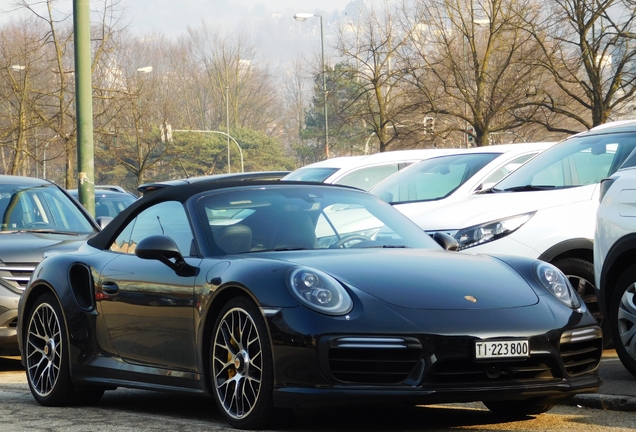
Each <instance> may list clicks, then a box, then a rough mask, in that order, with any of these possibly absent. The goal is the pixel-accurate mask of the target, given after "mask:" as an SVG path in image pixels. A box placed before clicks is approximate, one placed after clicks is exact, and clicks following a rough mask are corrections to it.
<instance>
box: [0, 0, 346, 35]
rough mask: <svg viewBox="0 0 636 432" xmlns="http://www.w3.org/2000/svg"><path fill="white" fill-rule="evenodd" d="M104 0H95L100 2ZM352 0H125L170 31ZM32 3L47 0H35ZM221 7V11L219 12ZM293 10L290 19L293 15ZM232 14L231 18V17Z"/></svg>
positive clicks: (151, 23) (5, 3) (140, 19)
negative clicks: (200, 24)
mask: <svg viewBox="0 0 636 432" xmlns="http://www.w3.org/2000/svg"><path fill="white" fill-rule="evenodd" d="M100 1H101V0H91V2H90V4H91V6H92V7H94V5H99V4H100ZM350 2H351V0H121V3H122V4H123V5H124V6H125V7H126V8H127V10H128V13H127V19H128V20H130V23H131V26H132V28H133V29H135V30H139V31H152V30H163V31H166V30H167V31H166V33H168V34H177V33H179V32H185V30H186V27H187V26H188V25H192V24H193V23H196V22H200V21H201V20H205V21H208V22H210V23H215V24H217V25H219V26H227V25H234V24H236V23H240V21H241V20H242V19H243V18H245V17H248V16H254V15H262V14H270V13H274V12H280V13H284V12H288V11H294V12H309V13H314V12H316V11H319V10H322V11H328V12H331V11H334V10H343V9H344V8H345V6H347V4H349V3H350ZM15 3H16V0H0V22H6V20H7V19H9V17H11V16H12V15H11V13H8V12H7V11H11V10H12V9H14V5H15ZM31 3H32V4H37V3H43V0H32V1H31ZM55 3H56V5H57V7H59V8H60V9H62V10H69V11H70V10H71V9H72V4H73V2H72V0H55ZM219 11H221V13H219ZM294 12H291V14H292V15H291V16H290V19H292V17H293V13H294ZM228 16H231V19H230V20H228V18H227V17H228Z"/></svg>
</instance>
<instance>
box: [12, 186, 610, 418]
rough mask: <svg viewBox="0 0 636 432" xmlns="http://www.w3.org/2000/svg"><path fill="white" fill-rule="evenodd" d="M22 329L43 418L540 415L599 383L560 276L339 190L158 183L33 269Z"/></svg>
mask: <svg viewBox="0 0 636 432" xmlns="http://www.w3.org/2000/svg"><path fill="white" fill-rule="evenodd" d="M442 243H443V242H442ZM18 326H19V329H18V330H19V343H20V348H21V351H22V362H23V363H24V366H25V367H26V371H27V377H28V383H29V386H30V388H31V392H32V393H33V396H34V397H35V399H36V400H37V401H38V402H39V403H41V404H43V405H47V406H60V405H67V404H77V403H82V404H86V403H94V402H97V401H98V400H99V398H100V397H101V396H102V394H103V392H104V390H108V389H114V388H116V387H118V386H122V387H136V388H145V389H152V390H173V391H184V392H200V393H207V394H211V395H212V396H213V398H214V399H215V400H216V404H217V405H218V407H219V409H220V410H221V412H222V413H223V414H224V415H225V417H226V418H227V421H228V422H229V423H230V424H231V425H232V426H234V427H238V428H258V427H262V426H263V425H265V424H267V421H268V420H269V418H270V415H271V414H272V412H273V411H274V408H298V407H310V406H317V405H318V406H322V405H327V404H347V403H367V404H373V403H387V402H398V403H402V404H420V403H427V404H428V403H438V402H464V401H483V402H484V404H485V405H486V406H487V407H488V408H489V409H491V410H492V411H493V412H496V413H503V414H506V415H527V414H538V413H542V412H545V411H547V410H549V409H550V408H551V407H552V406H553V405H554V404H556V403H559V402H562V401H564V400H565V399H567V398H569V397H571V396H572V395H574V394H576V393H580V392H594V391H596V390H597V389H598V386H599V385H600V383H601V381H600V379H599V375H598V365H599V361H600V358H601V351H602V340H601V330H600V328H599V327H598V325H597V322H596V320H595V319H594V317H593V316H592V315H591V314H590V313H589V312H588V311H587V309H586V308H585V305H584V304H583V303H582V302H581V300H580V298H579V297H578V295H577V294H576V292H575V291H574V290H573V289H572V287H571V286H570V284H569V282H568V280H567V278H565V277H564V275H563V274H562V273H561V272H560V271H559V270H558V269H556V268H555V267H553V266H552V265H550V264H547V263H544V262H540V261H535V260H530V259H525V258H520V257H491V256H480V255H467V254H457V253H454V252H450V251H446V250H444V249H443V248H442V247H440V246H439V245H438V244H437V243H436V242H435V241H433V240H432V239H431V238H430V237H429V236H428V235H426V234H425V233H424V232H423V231H421V230H420V229H419V228H418V227H417V226H415V225H414V224H413V223H411V222H410V221H409V220H408V219H407V218H406V217H404V216H403V215H401V214H400V213H399V212H398V211H397V210H394V209H393V208H392V207H391V206H390V205H388V204H386V203H384V202H383V201H380V200H379V199H377V198H376V197H373V196H371V195H369V194H367V193H365V192H363V191H359V190H355V189H352V188H347V187H343V186H332V185H322V184H309V183H297V182H289V183H287V182H281V181H259V180H256V181H253V182H249V183H247V184H246V183H245V182H240V181H232V180H231V179H227V181H218V180H216V181H184V182H182V183H180V184H178V185H174V186H168V187H163V188H158V189H156V190H155V191H154V192H152V193H150V194H146V195H145V196H144V197H143V198H141V199H139V200H138V201H136V202H135V203H133V204H132V205H131V206H130V207H128V208H127V209H125V210H124V211H123V212H121V213H120V214H119V215H118V216H117V217H116V218H115V219H114V220H113V221H112V222H111V223H110V224H109V225H107V226H106V227H105V228H104V229H103V230H102V231H101V232H100V233H99V234H97V235H95V236H94V237H93V238H91V239H90V240H88V241H87V243H86V244H85V245H84V246H83V247H82V248H80V249H79V250H78V251H77V252H71V253H65V254H56V255H53V256H49V257H47V258H46V259H44V261H43V262H42V263H41V264H40V265H39V266H38V267H37V268H36V270H35V272H34V273H33V276H32V278H31V281H30V283H29V286H28V288H27V289H26V291H25V293H24V295H23V296H22V298H21V300H20V304H19V324H18Z"/></svg>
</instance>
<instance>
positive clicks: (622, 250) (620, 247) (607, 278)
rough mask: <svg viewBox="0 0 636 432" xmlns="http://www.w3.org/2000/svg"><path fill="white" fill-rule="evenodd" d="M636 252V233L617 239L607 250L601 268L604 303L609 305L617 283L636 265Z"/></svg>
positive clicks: (601, 289)
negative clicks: (635, 257)
mask: <svg viewBox="0 0 636 432" xmlns="http://www.w3.org/2000/svg"><path fill="white" fill-rule="evenodd" d="M635 253H636V233H630V234H627V235H625V236H623V237H621V238H620V239H619V240H617V241H616V242H615V243H614V244H613V245H612V247H611V248H610V250H609V251H608V252H607V255H606V257H605V260H604V261H603V268H602V269H601V277H600V278H599V280H600V287H598V289H599V290H600V292H602V297H603V303H604V306H605V307H606V308H607V307H609V305H610V303H611V301H612V296H613V295H614V291H615V289H616V284H617V283H618V280H619V279H620V278H621V276H622V275H623V273H625V272H626V271H627V269H629V268H630V267H632V266H633V265H634V254H635Z"/></svg>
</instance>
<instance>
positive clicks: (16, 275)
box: [0, 175, 99, 355]
mask: <svg viewBox="0 0 636 432" xmlns="http://www.w3.org/2000/svg"><path fill="white" fill-rule="evenodd" d="M98 230H99V229H98V227H97V225H96V224H95V222H94V221H93V219H92V218H91V216H90V215H89V214H88V213H87V212H86V211H85V210H84V209H83V208H82V206H80V205H79V204H78V203H77V202H76V201H75V200H74V199H73V198H71V197H70V196H69V195H68V194H67V193H66V192H65V191H64V190H63V189H62V188H60V187H58V186H57V185H55V184H53V183H51V182H49V181H47V180H42V179H38V178H32V177H19V176H5V175H0V355H16V354H18V344H17V336H16V324H17V320H18V299H19V298H20V295H21V294H22V292H23V291H24V289H25V288H26V286H27V282H28V281H29V278H30V277H31V273H32V272H33V269H35V266H36V265H37V264H38V263H39V262H40V261H41V260H42V258H43V256H44V255H45V254H47V253H51V251H52V250H58V251H64V250H72V249H77V248H78V247H79V246H80V245H81V244H82V242H84V241H85V240H86V239H87V238H89V237H91V236H93V235H95V234H96V233H97V232H98Z"/></svg>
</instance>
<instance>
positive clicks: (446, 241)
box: [433, 231, 459, 251]
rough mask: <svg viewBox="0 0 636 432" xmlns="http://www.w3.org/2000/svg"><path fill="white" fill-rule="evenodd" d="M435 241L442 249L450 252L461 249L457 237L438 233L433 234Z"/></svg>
mask: <svg viewBox="0 0 636 432" xmlns="http://www.w3.org/2000/svg"><path fill="white" fill-rule="evenodd" d="M433 240H435V241H436V242H437V244H439V245H440V246H441V247H443V248H444V249H446V250H449V251H456V250H457V249H458V248H459V243H458V242H457V240H456V239H455V237H453V236H451V235H449V234H446V233H445V232H440V231H438V232H436V233H435V234H433Z"/></svg>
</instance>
